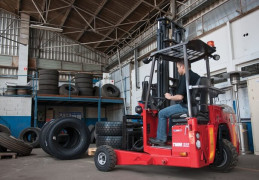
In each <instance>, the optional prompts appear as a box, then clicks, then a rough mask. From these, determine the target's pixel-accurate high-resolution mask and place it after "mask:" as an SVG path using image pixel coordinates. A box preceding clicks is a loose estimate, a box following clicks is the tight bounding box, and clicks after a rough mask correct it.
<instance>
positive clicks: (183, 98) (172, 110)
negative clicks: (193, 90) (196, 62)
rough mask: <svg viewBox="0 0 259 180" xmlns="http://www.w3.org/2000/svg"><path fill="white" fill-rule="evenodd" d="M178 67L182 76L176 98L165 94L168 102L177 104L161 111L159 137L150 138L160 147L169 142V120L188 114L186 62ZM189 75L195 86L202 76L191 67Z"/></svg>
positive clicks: (179, 62)
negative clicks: (174, 116) (175, 115)
mask: <svg viewBox="0 0 259 180" xmlns="http://www.w3.org/2000/svg"><path fill="white" fill-rule="evenodd" d="M176 66H177V70H178V73H179V75H180V77H179V85H178V87H177V90H176V93H175V95H174V96H172V95H171V94H169V93H165V98H166V99H168V100H172V101H176V102H177V103H176V104H174V105H171V106H168V107H166V108H164V109H162V110H161V111H159V113H158V127H157V136H156V138H149V140H150V142H151V143H152V144H156V145H160V146H163V145H165V143H166V141H167V134H166V133H167V130H166V128H167V119H168V118H170V117H171V116H172V115H174V114H179V113H188V107H187V93H186V81H185V66H184V61H178V62H177V63H176ZM189 74H190V85H195V84H196V83H197V81H198V79H199V78H200V76H199V75H198V74H197V73H195V72H193V71H192V70H191V69H190V65H189ZM169 132H171V131H169Z"/></svg>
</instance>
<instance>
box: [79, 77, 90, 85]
mask: <svg viewBox="0 0 259 180" xmlns="http://www.w3.org/2000/svg"><path fill="white" fill-rule="evenodd" d="M75 82H76V84H77V83H88V84H89V83H91V84H92V83H93V79H90V78H76V79H75Z"/></svg>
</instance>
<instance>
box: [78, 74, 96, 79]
mask: <svg viewBox="0 0 259 180" xmlns="http://www.w3.org/2000/svg"><path fill="white" fill-rule="evenodd" d="M75 78H88V79H93V75H92V74H83V73H78V74H76V75H75Z"/></svg>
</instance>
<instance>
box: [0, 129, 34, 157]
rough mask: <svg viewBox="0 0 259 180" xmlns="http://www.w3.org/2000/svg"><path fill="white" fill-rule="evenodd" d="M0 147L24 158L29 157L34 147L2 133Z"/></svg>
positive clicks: (0, 134)
mask: <svg viewBox="0 0 259 180" xmlns="http://www.w3.org/2000/svg"><path fill="white" fill-rule="evenodd" d="M0 145H1V146H3V147H5V148H7V149H10V150H11V151H14V152H16V153H18V154H19V155H22V156H28V155H30V154H31V151H32V146H30V145H29V144H26V143H24V142H23V141H21V140H19V139H16V138H14V137H13V136H9V135H8V134H6V133H0Z"/></svg>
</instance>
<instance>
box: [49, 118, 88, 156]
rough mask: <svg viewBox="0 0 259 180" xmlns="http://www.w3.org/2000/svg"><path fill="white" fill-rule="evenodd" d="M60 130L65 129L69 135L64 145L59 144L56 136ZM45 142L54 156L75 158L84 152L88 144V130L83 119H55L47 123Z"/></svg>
mask: <svg viewBox="0 0 259 180" xmlns="http://www.w3.org/2000/svg"><path fill="white" fill-rule="evenodd" d="M61 131H65V132H66V134H68V135H69V138H68V142H66V145H64V144H63V143H62V144H59V143H60V142H59V141H58V138H57V137H58V135H59V134H60V133H61ZM46 143H47V146H48V147H49V150H50V153H51V154H52V155H53V156H54V157H56V158H58V159H77V158H79V157H80V156H82V155H83V154H84V153H85V152H86V150H87V149H88V147H89V145H90V132H89V130H88V128H87V126H86V125H85V123H84V122H83V121H81V120H79V119H77V118H73V117H65V118H61V119H57V120H55V121H54V122H53V123H52V124H51V125H49V128H48V134H47V137H46Z"/></svg>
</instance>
